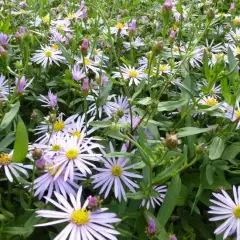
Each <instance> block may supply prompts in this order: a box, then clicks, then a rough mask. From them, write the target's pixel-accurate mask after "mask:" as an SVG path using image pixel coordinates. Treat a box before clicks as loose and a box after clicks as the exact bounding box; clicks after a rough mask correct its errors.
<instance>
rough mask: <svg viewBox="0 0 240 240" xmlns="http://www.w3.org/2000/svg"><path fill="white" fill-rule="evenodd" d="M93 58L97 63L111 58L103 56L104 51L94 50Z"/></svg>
mask: <svg viewBox="0 0 240 240" xmlns="http://www.w3.org/2000/svg"><path fill="white" fill-rule="evenodd" d="M91 56H92V58H93V59H94V60H95V61H96V62H101V61H108V60H109V57H108V56H106V55H104V54H103V51H102V50H101V49H94V50H93V51H92V55H91Z"/></svg>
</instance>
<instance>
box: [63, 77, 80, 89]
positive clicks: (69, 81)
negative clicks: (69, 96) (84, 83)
mask: <svg viewBox="0 0 240 240" xmlns="http://www.w3.org/2000/svg"><path fill="white" fill-rule="evenodd" d="M62 81H63V82H65V83H66V84H67V85H70V86H72V87H74V88H76V89H80V85H79V84H77V83H76V82H74V81H73V80H72V79H63V80H62Z"/></svg>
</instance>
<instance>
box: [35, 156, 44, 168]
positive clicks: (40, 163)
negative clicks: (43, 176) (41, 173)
mask: <svg viewBox="0 0 240 240" xmlns="http://www.w3.org/2000/svg"><path fill="white" fill-rule="evenodd" d="M44 166H45V160H44V159H43V158H42V159H38V160H37V161H36V167H37V168H39V169H43V168H44Z"/></svg>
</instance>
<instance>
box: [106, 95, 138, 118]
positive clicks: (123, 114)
mask: <svg viewBox="0 0 240 240" xmlns="http://www.w3.org/2000/svg"><path fill="white" fill-rule="evenodd" d="M133 110H134V106H132V111H133ZM104 111H105V113H106V114H107V115H108V117H107V118H106V119H105V120H108V119H110V118H112V117H114V118H116V119H118V120H119V122H128V120H129V115H130V107H129V103H128V98H127V97H124V96H123V95H121V96H118V97H114V101H113V102H112V101H108V102H106V104H105V107H104Z"/></svg>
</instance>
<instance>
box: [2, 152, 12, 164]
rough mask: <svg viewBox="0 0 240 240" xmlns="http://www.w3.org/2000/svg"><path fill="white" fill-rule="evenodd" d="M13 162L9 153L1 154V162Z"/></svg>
mask: <svg viewBox="0 0 240 240" xmlns="http://www.w3.org/2000/svg"><path fill="white" fill-rule="evenodd" d="M11 162H12V159H11V157H10V156H9V155H8V154H5V153H3V154H0V164H2V165H8V164H9V163H11Z"/></svg>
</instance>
